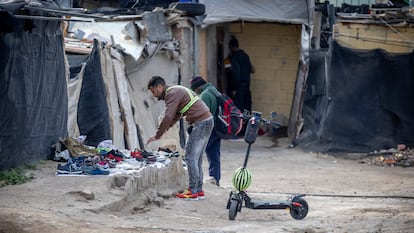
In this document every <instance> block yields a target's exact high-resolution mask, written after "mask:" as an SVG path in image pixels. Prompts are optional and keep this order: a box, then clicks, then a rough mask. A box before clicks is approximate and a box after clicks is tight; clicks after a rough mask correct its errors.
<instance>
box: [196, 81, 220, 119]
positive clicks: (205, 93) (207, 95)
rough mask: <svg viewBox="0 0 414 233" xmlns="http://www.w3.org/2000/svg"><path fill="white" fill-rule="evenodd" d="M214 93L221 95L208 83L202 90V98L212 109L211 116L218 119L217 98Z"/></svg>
mask: <svg viewBox="0 0 414 233" xmlns="http://www.w3.org/2000/svg"><path fill="white" fill-rule="evenodd" d="M214 93H220V92H219V91H218V90H217V88H215V87H214V85H213V84H211V83H207V84H206V85H205V86H204V87H203V89H202V90H201V94H200V98H201V100H203V102H204V103H205V104H206V105H207V107H208V108H209V109H210V112H211V115H213V116H214V119H216V118H217V97H216V96H215V95H214Z"/></svg>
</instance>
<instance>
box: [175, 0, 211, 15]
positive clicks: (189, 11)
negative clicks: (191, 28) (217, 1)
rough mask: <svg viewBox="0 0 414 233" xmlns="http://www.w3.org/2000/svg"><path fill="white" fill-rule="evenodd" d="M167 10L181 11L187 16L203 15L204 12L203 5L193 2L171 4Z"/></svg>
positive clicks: (204, 7)
mask: <svg viewBox="0 0 414 233" xmlns="http://www.w3.org/2000/svg"><path fill="white" fill-rule="evenodd" d="M168 8H170V9H173V8H175V9H177V10H180V11H183V12H184V14H185V15H188V16H198V15H204V13H205V12H206V6H205V5H204V4H202V3H195V2H173V3H171V4H170V5H169V7H168Z"/></svg>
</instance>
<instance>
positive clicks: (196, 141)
mask: <svg viewBox="0 0 414 233" xmlns="http://www.w3.org/2000/svg"><path fill="white" fill-rule="evenodd" d="M213 127H214V120H213V118H210V119H207V120H204V121H200V122H197V123H195V124H194V125H193V130H192V131H191V133H190V135H189V137H188V141H187V144H186V145H185V162H186V163H187V169H188V178H189V186H190V189H191V191H192V192H199V191H202V190H203V153H204V151H205V149H206V146H207V142H208V139H209V138H210V135H211V131H212V130H213Z"/></svg>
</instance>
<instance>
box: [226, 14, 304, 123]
mask: <svg viewBox="0 0 414 233" xmlns="http://www.w3.org/2000/svg"><path fill="white" fill-rule="evenodd" d="M229 32H230V33H231V34H233V35H235V36H236V37H237V39H238V40H239V45H240V48H241V49H243V50H244V51H245V52H246V53H247V54H249V56H250V60H251V62H252V64H253V65H254V67H255V68H256V73H255V74H252V76H251V92H252V102H253V110H256V111H260V112H262V113H263V114H264V117H268V116H269V114H270V112H272V111H276V112H277V113H278V114H279V115H283V116H285V117H286V118H289V114H290V109H291V105H292V98H293V93H294V89H295V80H296V73H297V66H298V62H299V55H300V45H301V43H300V35H301V25H292V24H279V23H247V22H244V23H242V22H240V23H238V22H237V23H231V24H229ZM225 54H227V53H225Z"/></svg>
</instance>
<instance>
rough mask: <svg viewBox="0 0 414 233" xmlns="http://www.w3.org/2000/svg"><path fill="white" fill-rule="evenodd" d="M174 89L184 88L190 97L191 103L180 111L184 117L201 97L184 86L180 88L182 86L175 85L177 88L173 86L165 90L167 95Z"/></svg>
mask: <svg viewBox="0 0 414 233" xmlns="http://www.w3.org/2000/svg"><path fill="white" fill-rule="evenodd" d="M174 87H182V88H184V89H185V90H186V91H187V93H188V95H189V96H190V102H188V103H187V104H186V105H185V106H184V107H183V108H182V109H181V110H180V111H178V112H179V113H180V114H181V115H184V113H186V112H187V111H188V109H190V108H191V106H193V104H194V103H195V102H196V101H197V100H199V97H198V96H197V95H195V94H194V93H193V92H192V91H191V90H190V89H188V88H186V87H184V86H180V85H175V86H171V87H169V88H167V90H165V93H168V91H169V90H171V88H174Z"/></svg>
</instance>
